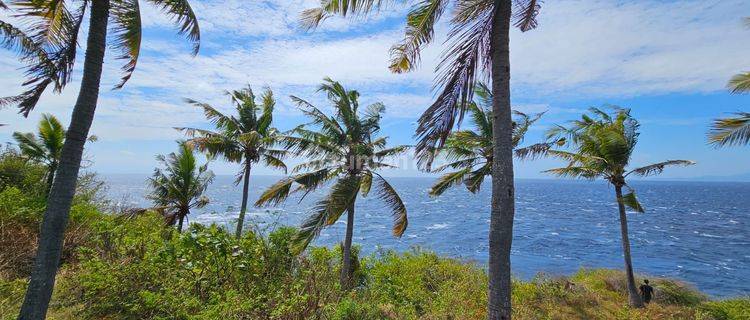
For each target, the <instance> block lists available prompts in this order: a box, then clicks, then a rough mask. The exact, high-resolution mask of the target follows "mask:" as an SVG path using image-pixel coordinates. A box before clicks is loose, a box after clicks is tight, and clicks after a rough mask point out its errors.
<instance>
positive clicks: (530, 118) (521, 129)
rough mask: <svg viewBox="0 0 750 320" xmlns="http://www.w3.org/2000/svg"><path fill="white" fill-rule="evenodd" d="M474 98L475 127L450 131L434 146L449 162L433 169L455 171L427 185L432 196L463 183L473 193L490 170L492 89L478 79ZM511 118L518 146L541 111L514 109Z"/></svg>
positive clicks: (471, 107) (471, 108) (472, 116)
mask: <svg viewBox="0 0 750 320" xmlns="http://www.w3.org/2000/svg"><path fill="white" fill-rule="evenodd" d="M474 96H475V97H474V101H473V102H472V103H471V104H469V108H468V111H469V121H470V122H471V125H472V126H473V127H474V130H470V129H464V130H459V131H454V132H451V135H450V136H449V137H448V140H447V141H446V143H445V145H444V146H443V147H442V148H439V149H437V154H438V155H439V156H442V157H444V158H445V159H446V160H447V162H448V163H446V164H444V165H441V166H439V167H436V168H433V169H432V172H442V171H445V170H448V169H453V170H456V169H458V170H456V171H452V172H448V173H446V174H444V175H442V176H441V177H440V178H439V179H438V181H437V182H436V183H435V184H434V185H433V186H432V188H430V192H429V193H430V195H431V196H439V195H441V194H443V192H445V191H446V190H448V189H449V188H450V187H452V186H455V185H458V184H461V183H463V184H464V185H465V186H466V189H467V190H469V191H470V192H472V193H476V192H478V191H479V188H480V187H481V186H482V182H483V181H484V177H485V176H488V175H491V174H492V155H493V150H492V146H493V144H492V91H491V90H490V89H489V88H488V87H487V86H486V85H485V84H483V83H480V84H479V85H478V86H477V87H476V89H475V93H474ZM513 113H514V115H515V119H513V147H514V148H517V147H518V146H519V145H520V144H521V143H522V142H523V140H524V136H525V135H526V132H528V130H529V128H530V127H531V126H532V125H533V124H534V123H535V122H537V121H538V120H539V119H540V118H541V117H542V115H543V113H538V114H533V115H528V114H525V113H523V112H519V111H514V112H513ZM535 146H536V145H531V146H528V147H526V148H520V149H516V151H517V153H522V154H523V153H526V152H529V151H527V150H526V149H528V148H534V147H535Z"/></svg>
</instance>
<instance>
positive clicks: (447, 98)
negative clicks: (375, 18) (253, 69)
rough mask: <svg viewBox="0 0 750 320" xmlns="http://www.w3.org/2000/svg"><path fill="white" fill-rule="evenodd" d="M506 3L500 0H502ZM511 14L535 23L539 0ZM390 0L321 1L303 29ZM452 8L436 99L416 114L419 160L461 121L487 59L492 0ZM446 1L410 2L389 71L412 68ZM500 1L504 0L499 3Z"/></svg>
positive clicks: (523, 0)
mask: <svg viewBox="0 0 750 320" xmlns="http://www.w3.org/2000/svg"><path fill="white" fill-rule="evenodd" d="M502 2H505V1H502ZM507 2H508V3H511V2H513V5H514V7H515V8H514V11H515V13H514V14H513V16H512V18H513V20H514V25H515V26H516V27H518V28H519V29H520V30H522V31H528V30H531V29H534V28H536V26H537V23H536V16H537V14H538V13H539V9H540V1H536V0H514V1H507ZM389 4H391V1H379V0H378V1H376V0H366V1H344V0H322V1H321V6H320V7H318V8H312V9H308V10H305V11H304V12H303V13H302V17H301V23H302V25H303V27H305V28H307V29H314V28H316V27H317V26H318V25H319V24H320V23H321V22H322V21H323V20H325V19H326V18H328V17H330V16H332V15H341V16H355V17H361V16H365V15H367V14H370V13H372V12H377V11H378V10H380V9H381V8H382V7H384V6H387V5H389ZM452 4H453V12H451V16H452V17H451V20H450V24H451V31H450V32H449V34H448V41H447V43H448V44H449V47H448V49H446V50H445V51H444V52H443V59H442V61H441V62H440V64H439V65H438V66H437V68H436V72H437V74H438V75H437V77H436V79H435V80H436V88H439V89H440V93H439V94H438V96H437V98H436V100H435V102H434V103H433V104H432V105H431V106H430V107H429V108H428V109H427V110H426V111H425V112H424V113H423V115H422V117H421V118H420V119H419V127H418V128H417V136H418V137H419V138H420V141H419V144H418V145H417V153H418V154H421V155H423V156H424V157H422V159H423V160H424V162H423V163H425V164H427V162H426V161H428V160H427V157H428V156H429V155H432V154H433V152H430V150H433V149H434V147H435V146H437V145H442V144H443V143H444V142H445V141H446V140H447V138H448V135H449V133H450V131H451V129H452V128H453V125H454V123H455V122H456V120H459V121H460V120H461V119H462V117H463V114H464V112H465V111H466V110H468V108H469V105H470V103H471V101H472V97H473V94H474V92H475V90H474V88H475V87H476V85H477V78H478V77H487V76H488V75H489V71H490V70H489V68H490V63H491V61H492V58H491V56H490V33H491V31H492V30H493V22H494V21H495V19H496V16H497V14H498V11H499V10H498V9H501V8H495V2H494V1H474V0H456V1H454V2H453V3H452ZM449 5H451V1H446V0H421V1H417V2H415V3H413V6H412V9H411V11H410V12H409V13H408V15H407V19H406V30H405V36H404V39H403V40H402V41H401V42H400V43H398V44H395V45H394V46H393V47H392V48H391V64H390V66H389V68H390V70H391V71H393V72H397V73H402V72H408V71H412V70H414V69H416V68H417V66H418V65H419V62H420V55H421V51H422V49H424V47H426V46H427V45H429V44H430V43H431V42H432V41H433V39H434V33H435V25H436V24H437V23H438V21H439V20H440V18H441V17H442V16H443V13H444V12H445V10H446V9H447V8H448V7H449ZM503 5H505V4H503Z"/></svg>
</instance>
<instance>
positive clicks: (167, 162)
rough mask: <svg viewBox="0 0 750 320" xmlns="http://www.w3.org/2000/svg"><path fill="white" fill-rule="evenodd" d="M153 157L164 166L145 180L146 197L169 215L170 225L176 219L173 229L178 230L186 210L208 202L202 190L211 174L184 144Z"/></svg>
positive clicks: (206, 166)
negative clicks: (199, 163) (147, 189)
mask: <svg viewBox="0 0 750 320" xmlns="http://www.w3.org/2000/svg"><path fill="white" fill-rule="evenodd" d="M156 159H157V160H158V161H159V162H161V163H162V165H163V166H164V168H163V169H159V168H156V169H154V174H153V176H152V177H151V178H150V179H149V180H148V182H149V185H150V186H151V193H150V194H149V195H148V196H147V197H148V199H150V200H152V201H153V202H154V203H155V204H156V206H157V207H159V208H161V209H163V211H164V212H165V213H166V216H167V217H170V224H173V223H174V222H175V221H177V222H178V223H177V231H178V232H182V224H183V220H184V219H185V217H187V215H188V214H190V209H193V208H203V207H204V206H206V205H207V204H208V198H207V197H206V196H204V195H203V193H204V192H205V191H206V189H207V188H208V185H209V184H211V182H213V179H214V174H213V172H211V171H210V170H208V163H206V164H204V165H202V166H198V161H197V160H196V159H195V154H194V153H193V148H192V146H190V144H188V143H184V142H183V143H180V147H179V150H178V153H177V154H175V153H174V152H173V153H170V154H169V155H168V156H166V157H165V156H163V155H159V156H157V157H156Z"/></svg>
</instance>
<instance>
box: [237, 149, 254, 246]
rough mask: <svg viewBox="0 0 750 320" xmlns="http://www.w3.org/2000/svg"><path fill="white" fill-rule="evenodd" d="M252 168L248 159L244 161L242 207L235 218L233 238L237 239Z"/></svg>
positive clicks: (244, 209) (240, 233)
mask: <svg viewBox="0 0 750 320" xmlns="http://www.w3.org/2000/svg"><path fill="white" fill-rule="evenodd" d="M251 167H252V163H251V162H250V159H249V158H246V159H245V174H244V177H243V178H242V179H243V181H244V182H243V185H242V206H240V217H239V218H237V231H236V232H235V236H236V237H237V239H239V238H240V237H241V236H242V225H243V224H244V223H245V211H246V210H247V197H248V194H247V192H248V190H249V189H250V169H251Z"/></svg>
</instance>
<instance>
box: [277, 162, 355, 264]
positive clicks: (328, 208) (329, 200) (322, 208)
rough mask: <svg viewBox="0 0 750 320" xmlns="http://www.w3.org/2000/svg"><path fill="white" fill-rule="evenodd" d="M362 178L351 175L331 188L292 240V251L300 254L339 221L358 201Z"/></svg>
mask: <svg viewBox="0 0 750 320" xmlns="http://www.w3.org/2000/svg"><path fill="white" fill-rule="evenodd" d="M359 185H360V178H359V177H358V176H355V175H349V176H347V177H345V178H342V179H340V180H339V181H338V182H336V184H335V185H333V187H331V192H330V193H329V194H328V196H327V197H325V198H324V199H322V200H320V201H318V203H317V204H316V205H315V207H314V209H313V214H312V215H311V216H310V217H308V218H307V219H305V221H304V222H303V223H302V225H301V226H300V227H299V231H298V232H297V234H296V235H295V236H294V238H293V239H292V246H291V247H292V249H293V251H294V252H295V253H300V252H302V251H304V250H305V248H307V246H308V245H309V244H310V242H311V241H312V240H313V239H315V238H316V237H317V236H318V235H319V234H320V231H321V230H323V228H324V227H326V226H330V225H332V224H334V223H336V221H338V219H339V217H341V214H343V213H344V211H346V210H347V209H348V208H349V206H350V205H351V204H352V202H353V201H354V200H355V199H356V197H357V193H358V192H359Z"/></svg>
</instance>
